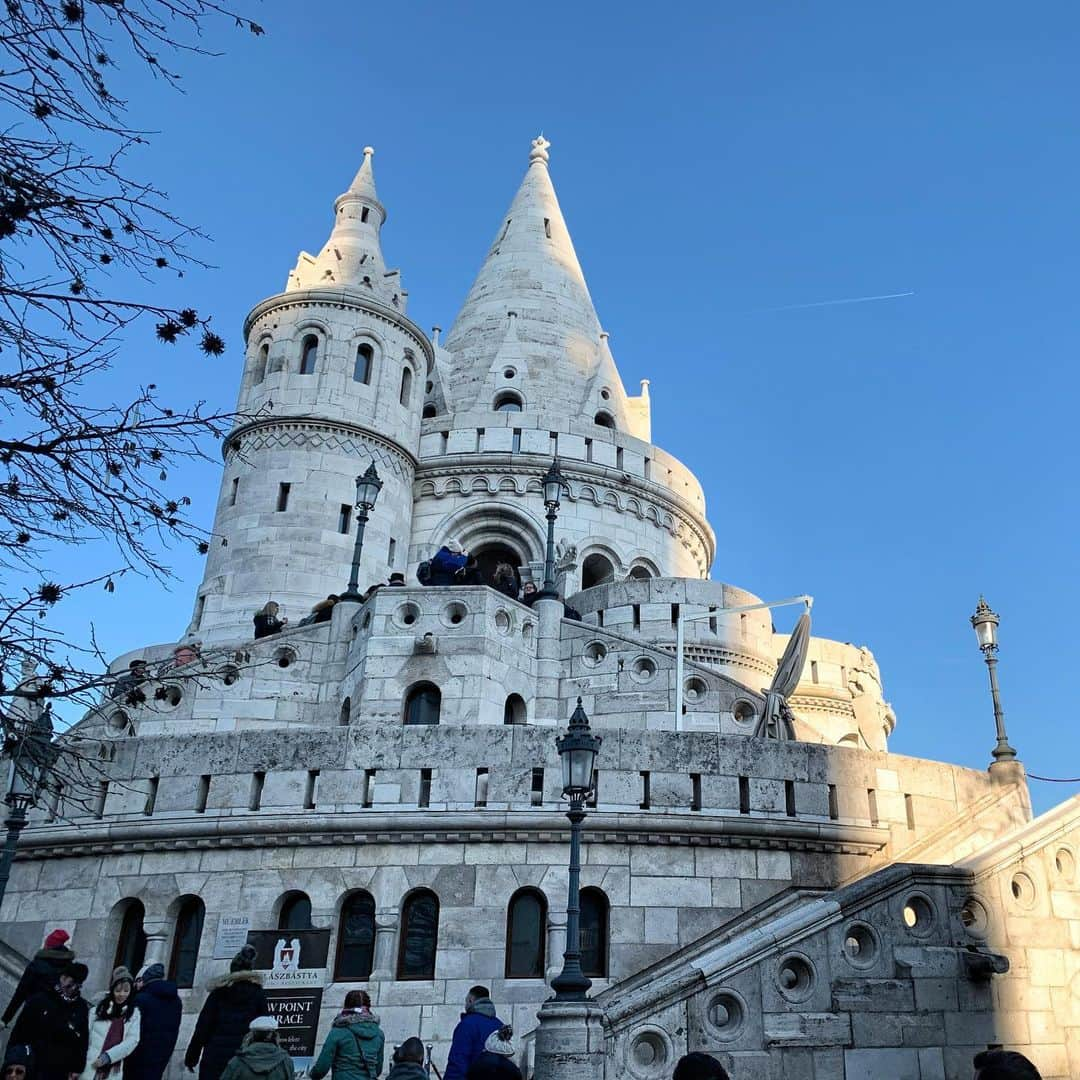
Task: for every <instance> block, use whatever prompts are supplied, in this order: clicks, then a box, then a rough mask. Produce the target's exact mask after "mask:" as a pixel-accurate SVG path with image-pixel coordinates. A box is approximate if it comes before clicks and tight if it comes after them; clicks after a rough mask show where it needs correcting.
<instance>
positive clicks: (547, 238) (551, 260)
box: [444, 135, 626, 430]
mask: <svg viewBox="0 0 1080 1080" xmlns="http://www.w3.org/2000/svg"><path fill="white" fill-rule="evenodd" d="M550 145H551V144H550V143H549V142H548V141H547V139H545V138H544V137H543V135H540V136H539V137H538V138H536V139H534V140H533V143H532V149H531V151H530V154H529V167H528V170H527V171H526V173H525V178H524V180H523V181H522V183H521V187H520V188H519V189H518V192H517V194H516V195H515V196H514V200H513V202H512V203H511V204H510V209H509V210H508V211H507V212H506V214H505V216H504V217H503V219H502V222H501V223H500V226H499V230H498V232H497V234H496V237H495V242H494V244H493V245H492V247H491V250H490V251H489V252H488V256H487V258H486V260H485V261H484V265H483V266H482V267H481V268H480V273H479V274H478V275H477V277H476V280H475V281H474V282H473V286H472V288H471V289H470V290H469V294H468V296H467V297H466V299H465V304H464V306H463V307H462V309H461V311H460V313H459V314H458V317H457V319H456V320H455V321H454V325H453V326H452V327H451V329H450V333H449V334H448V335H447V337H446V341H445V346H444V347H445V348H446V349H447V350H448V351H449V352H450V353H452V354H453V373H452V379H451V384H450V386H451V393H452V394H453V398H454V400H453V406H454V408H456V409H459V410H461V409H467V408H481V409H483V408H490V407H491V404H492V402H493V401H494V395H495V394H496V393H497V392H498V391H499V390H502V389H509V388H511V387H513V389H516V390H517V391H518V392H519V393H521V395H522V396H523V398H524V402H525V408H526V409H527V410H534V409H542V410H543V411H545V412H553V413H559V414H562V415H565V416H570V417H573V418H575V419H589V420H591V419H592V418H593V415H594V414H595V412H596V411H597V408H596V403H595V402H594V401H593V400H592V397H593V388H594V385H595V381H596V377H597V375H598V373H599V371H600V369H601V367H605V368H606V367H607V363H606V359H607V360H610V357H609V356H608V357H607V358H606V359H605V355H604V354H605V352H606V347H605V346H604V345H603V344H602V342H601V329H600V320H599V319H598V318H597V315H596V310H595V308H594V307H593V302H592V297H591V296H590V295H589V288H588V286H587V285H586V284H585V275H584V274H583V273H582V271H581V264H580V263H579V262H578V258H577V253H576V252H575V251H574V244H573V241H572V240H571V239H570V233H569V231H568V230H567V227H566V222H565V221H564V219H563V215H562V210H561V209H560V207H559V200H558V198H557V197H556V195H555V188H554V186H553V185H552V183H551V176H550V174H549V172H548V147H549V146H550ZM512 311H513V312H516V313H517V318H516V320H514V322H515V326H514V331H515V334H516V337H517V341H518V345H519V347H520V349H521V351H522V353H523V355H524V356H525V357H526V358H527V360H528V372H527V378H519V377H518V376H515V377H514V381H513V382H506V381H504V382H502V384H501V385H499V384H498V380H499V378H501V377H502V373H501V372H497V373H494V374H493V369H492V364H493V361H494V360H495V358H496V356H497V354H498V353H499V350H500V347H501V346H502V344H503V341H504V339H505V337H506V333H507V316H508V314H509V312H512ZM605 374H610V376H611V378H610V381H609V382H605V385H604V389H605V390H606V391H607V398H605V402H606V407H607V411H609V412H610V413H611V415H612V416H613V417H614V419H615V423H616V426H620V427H623V429H624V430H625V427H624V424H625V403H626V393H625V391H624V389H623V386H622V381H621V380H620V379H619V375H618V372H617V371H616V370H615V368H614V364H613V363H612V364H611V366H610V368H608V369H607V370H606V371H605Z"/></svg>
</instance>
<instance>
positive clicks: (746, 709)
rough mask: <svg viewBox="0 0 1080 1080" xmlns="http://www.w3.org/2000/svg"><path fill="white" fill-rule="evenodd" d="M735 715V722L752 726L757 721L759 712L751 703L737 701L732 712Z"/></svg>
mask: <svg viewBox="0 0 1080 1080" xmlns="http://www.w3.org/2000/svg"><path fill="white" fill-rule="evenodd" d="M731 711H732V712H733V713H734V714H735V721H736V723H739V724H752V723H753V722H754V720H756V719H757V710H756V709H755V708H754V706H753V705H751V704H750V702H749V701H736V702H735V707H734V708H733V709H732V710H731Z"/></svg>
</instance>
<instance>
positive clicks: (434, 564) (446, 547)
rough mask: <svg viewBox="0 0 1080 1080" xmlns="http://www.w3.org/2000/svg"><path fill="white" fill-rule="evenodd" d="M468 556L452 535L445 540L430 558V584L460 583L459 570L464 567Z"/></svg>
mask: <svg viewBox="0 0 1080 1080" xmlns="http://www.w3.org/2000/svg"><path fill="white" fill-rule="evenodd" d="M468 561H469V556H468V555H466V554H465V552H464V551H462V549H461V544H460V543H458V541H457V540H455V539H454V538H453V537H448V538H447V541H446V543H445V544H443V546H442V547H441V548H439V550H438V551H436V552H435V555H434V557H433V558H432V560H431V584H432V585H460V584H461V583H462V582H461V579H460V578H459V577H458V573H459V571H463V570H464V569H465V565H466V564H467V563H468Z"/></svg>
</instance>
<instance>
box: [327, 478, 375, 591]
mask: <svg viewBox="0 0 1080 1080" xmlns="http://www.w3.org/2000/svg"><path fill="white" fill-rule="evenodd" d="M382 486H383V482H382V480H380V479H379V474H378V473H377V472H376V471H375V462H374V461H373V462H372V463H371V464H370V465H369V466H368V467H367V470H366V471H365V472H364V474H363V475H362V476H358V477H357V478H356V543H355V544H354V545H353V554H352V574H351V576H350V577H349V585H348V588H347V589H346V590H345V591H344V592H343V593H342V594H341V596H340V597H338V599H339V600H359V599H360V552H361V551H362V550H363V548H364V526H365V525H367V523H368V514H370V513H371V511H372V509H374V506H375V501H376V500H377V499H378V497H379V492H380V491H381V490H382Z"/></svg>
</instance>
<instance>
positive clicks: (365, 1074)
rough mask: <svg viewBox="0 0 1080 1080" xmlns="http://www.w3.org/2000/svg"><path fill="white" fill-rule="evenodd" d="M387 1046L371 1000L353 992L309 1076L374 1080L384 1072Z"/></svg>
mask: <svg viewBox="0 0 1080 1080" xmlns="http://www.w3.org/2000/svg"><path fill="white" fill-rule="evenodd" d="M385 1045H386V1038H385V1036H384V1035H383V1033H382V1028H380V1027H379V1018H378V1017H377V1016H376V1015H375V1014H374V1013H373V1012H372V1011H371V998H370V997H369V996H368V994H367V992H366V991H364V990H350V991H349V992H348V993H347V994H346V995H345V1003H344V1005H343V1006H342V1009H341V1012H340V1013H338V1015H337V1016H335V1017H334V1022H333V1024H332V1025H331V1026H330V1034H329V1035H327V1036H326V1042H325V1043H323V1048H322V1053H320V1054H319V1059H318V1061H316V1062H315V1064H314V1065H313V1066H312V1067H311V1071H310V1072H309V1074H308V1075H309V1076H310V1077H311V1080H322V1078H323V1077H324V1076H325V1075H326V1074H327V1073H328V1072H332V1073H333V1080H375V1078H376V1077H377V1076H378V1075H379V1073H381V1072H382V1069H383V1048H384V1046H385Z"/></svg>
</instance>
